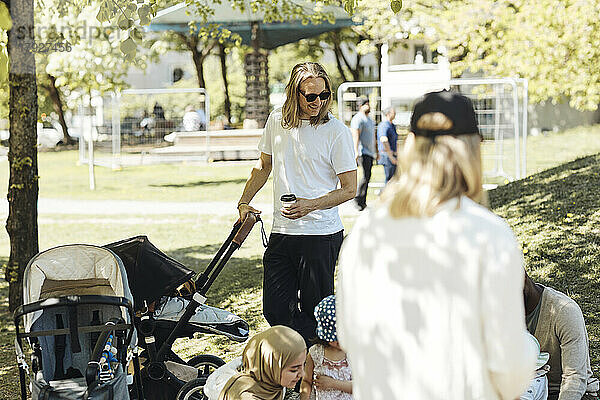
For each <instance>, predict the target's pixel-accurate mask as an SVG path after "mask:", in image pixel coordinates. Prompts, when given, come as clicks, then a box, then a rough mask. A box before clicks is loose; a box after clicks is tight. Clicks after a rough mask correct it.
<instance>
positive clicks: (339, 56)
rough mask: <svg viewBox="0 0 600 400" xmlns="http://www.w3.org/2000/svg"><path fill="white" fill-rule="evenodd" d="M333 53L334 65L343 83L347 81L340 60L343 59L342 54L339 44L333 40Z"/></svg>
mask: <svg viewBox="0 0 600 400" xmlns="http://www.w3.org/2000/svg"><path fill="white" fill-rule="evenodd" d="M333 53H334V54H335V65H336V66H337V70H338V72H339V74H340V76H341V77H342V80H343V81H344V82H347V81H348V78H346V73H345V72H344V66H343V65H342V58H343V57H344V55H343V54H342V48H341V46H340V44H339V41H337V40H335V39H334V41H333Z"/></svg>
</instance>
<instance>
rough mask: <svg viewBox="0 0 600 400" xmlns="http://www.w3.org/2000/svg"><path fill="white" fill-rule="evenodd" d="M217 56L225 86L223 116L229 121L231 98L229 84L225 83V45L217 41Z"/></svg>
mask: <svg viewBox="0 0 600 400" xmlns="http://www.w3.org/2000/svg"><path fill="white" fill-rule="evenodd" d="M219 58H220V59H221V74H222V75H223V86H224V87H225V104H224V106H225V117H226V118H227V122H231V100H230V99H229V84H228V83H227V64H226V63H225V61H226V60H225V46H224V45H223V43H219Z"/></svg>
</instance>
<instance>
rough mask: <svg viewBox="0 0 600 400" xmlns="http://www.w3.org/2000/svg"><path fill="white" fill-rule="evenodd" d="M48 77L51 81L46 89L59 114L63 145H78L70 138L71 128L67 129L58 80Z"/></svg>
mask: <svg viewBox="0 0 600 400" xmlns="http://www.w3.org/2000/svg"><path fill="white" fill-rule="evenodd" d="M47 75H48V80H49V81H50V85H49V86H48V87H46V89H47V90H48V95H49V96H50V99H51V100H52V106H53V107H54V111H56V113H57V114H58V122H60V126H61V127H62V131H63V135H64V139H63V143H64V144H66V145H71V144H75V143H77V141H76V140H75V139H73V138H72V137H71V136H69V128H68V127H67V122H66V121H65V112H64V109H63V102H62V98H61V96H60V91H59V90H58V88H57V87H56V78H55V77H54V76H52V75H50V74H47Z"/></svg>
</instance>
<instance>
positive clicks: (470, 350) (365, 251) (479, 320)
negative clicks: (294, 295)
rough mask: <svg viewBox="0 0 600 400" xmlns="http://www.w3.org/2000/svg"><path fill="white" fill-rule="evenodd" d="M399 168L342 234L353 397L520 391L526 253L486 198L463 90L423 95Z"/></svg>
mask: <svg viewBox="0 0 600 400" xmlns="http://www.w3.org/2000/svg"><path fill="white" fill-rule="evenodd" d="M411 131H412V132H411V133H409V134H408V136H407V138H406V141H405V144H404V146H403V149H402V154H401V156H400V157H399V160H400V167H401V169H402V174H401V175H399V177H398V180H397V182H395V184H394V185H388V186H387V187H386V188H385V189H384V191H383V193H382V198H381V200H382V201H381V203H380V204H379V205H378V206H377V207H376V208H375V209H373V210H370V211H368V212H367V213H366V214H364V215H362V216H361V217H360V218H359V219H358V220H357V222H356V224H355V226H354V229H353V230H352V232H351V233H350V235H349V236H348V237H347V238H346V240H345V241H344V246H343V249H342V252H341V255H340V266H339V273H338V285H337V299H338V303H337V324H338V325H337V332H338V338H339V339H338V340H339V342H340V345H341V347H342V348H343V349H345V350H346V351H347V353H348V357H349V360H350V363H351V365H352V374H353V395H354V397H355V398H356V399H358V400H370V399H386V400H394V399H410V400H413V399H428V400H446V399H460V400H475V399H477V400H497V399H515V398H518V397H519V395H520V394H521V393H522V392H523V390H524V389H525V388H526V387H527V385H528V384H529V382H530V380H531V378H532V377H533V372H534V370H535V365H536V359H537V352H538V349H537V348H533V346H532V344H533V342H532V341H531V340H530V339H528V333H527V330H526V327H525V317H524V305H523V279H524V274H523V254H522V252H521V250H520V247H519V245H518V243H517V241H516V239H515V236H514V234H513V232H512V231H511V229H510V228H509V226H508V225H507V224H506V222H504V221H503V220H502V219H501V218H499V217H498V216H496V215H494V214H493V213H492V212H490V211H489V210H488V209H487V208H485V207H483V206H481V205H480V204H478V202H480V201H481V200H482V198H483V196H484V193H483V189H482V180H483V173H482V167H481V153H480V145H481V144H480V141H481V136H480V135H479V129H478V126H477V119H476V116H475V111H474V109H473V105H472V104H471V102H470V100H469V99H467V98H466V97H464V96H462V95H460V94H456V93H452V92H448V91H442V92H434V93H428V94H426V95H425V96H424V97H423V98H422V99H421V100H419V101H418V102H417V103H416V105H415V107H414V112H413V115H412V118H411Z"/></svg>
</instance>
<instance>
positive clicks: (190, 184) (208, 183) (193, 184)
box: [149, 178, 247, 188]
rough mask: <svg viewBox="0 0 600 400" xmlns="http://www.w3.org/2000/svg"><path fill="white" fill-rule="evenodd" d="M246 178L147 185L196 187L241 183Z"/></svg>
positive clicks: (244, 181)
mask: <svg viewBox="0 0 600 400" xmlns="http://www.w3.org/2000/svg"><path fill="white" fill-rule="evenodd" d="M246 180H247V179H246V178H243V179H241V178H240V179H229V180H218V181H197V182H188V183H165V184H164V185H149V186H150V187H159V188H167V187H168V188H188V187H197V186H218V185H222V184H225V183H233V184H236V185H241V184H242V183H246Z"/></svg>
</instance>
